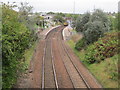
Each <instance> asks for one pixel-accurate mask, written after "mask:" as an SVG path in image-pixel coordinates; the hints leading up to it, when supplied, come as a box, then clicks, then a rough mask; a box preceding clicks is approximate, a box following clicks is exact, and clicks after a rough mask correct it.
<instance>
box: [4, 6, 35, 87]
mask: <svg viewBox="0 0 120 90" xmlns="http://www.w3.org/2000/svg"><path fill="white" fill-rule="evenodd" d="M2 11H3V15H2V21H3V22H2V23H3V28H2V62H3V63H2V64H3V65H2V66H3V67H2V69H3V72H2V74H3V83H2V85H3V88H11V87H12V85H13V84H14V83H15V82H16V79H17V77H18V71H21V70H23V69H24V67H25V65H24V58H23V53H24V51H25V49H27V48H29V47H30V46H31V44H32V42H33V41H34V40H35V38H34V37H33V34H32V32H31V31H30V30H28V29H27V28H26V26H25V25H24V24H23V23H21V22H19V18H18V12H16V11H14V10H13V9H12V8H11V7H10V6H9V5H6V4H4V5H2Z"/></svg>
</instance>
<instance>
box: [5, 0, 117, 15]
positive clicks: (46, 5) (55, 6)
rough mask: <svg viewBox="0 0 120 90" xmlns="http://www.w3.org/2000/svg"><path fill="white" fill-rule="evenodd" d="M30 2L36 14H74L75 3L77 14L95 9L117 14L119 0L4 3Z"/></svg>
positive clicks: (25, 0) (37, 0) (48, 0)
mask: <svg viewBox="0 0 120 90" xmlns="http://www.w3.org/2000/svg"><path fill="white" fill-rule="evenodd" d="M8 1H9V2H14V1H15V2H17V3H20V2H29V4H30V5H32V6H33V7H34V9H33V11H34V12H50V11H52V12H64V13H73V7H74V1H75V13H85V12H87V11H92V10H93V9H94V8H95V9H98V8H99V9H102V10H104V11H105V12H117V11H118V1H119V0H3V2H8Z"/></svg>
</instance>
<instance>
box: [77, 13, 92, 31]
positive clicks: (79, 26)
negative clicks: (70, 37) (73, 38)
mask: <svg viewBox="0 0 120 90" xmlns="http://www.w3.org/2000/svg"><path fill="white" fill-rule="evenodd" d="M89 20H90V13H86V14H85V15H84V16H83V18H82V19H81V18H80V17H78V19H77V21H76V31H77V32H84V31H85V29H84V25H85V24H87V23H88V22H89Z"/></svg>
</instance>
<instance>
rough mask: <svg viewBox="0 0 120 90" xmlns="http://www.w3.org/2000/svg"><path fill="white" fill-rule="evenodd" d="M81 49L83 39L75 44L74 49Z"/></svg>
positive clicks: (83, 44)
mask: <svg viewBox="0 0 120 90" xmlns="http://www.w3.org/2000/svg"><path fill="white" fill-rule="evenodd" d="M83 47H85V39H84V38H82V39H81V40H79V41H78V42H77V43H76V44H75V49H77V50H81V49H82V48H83Z"/></svg>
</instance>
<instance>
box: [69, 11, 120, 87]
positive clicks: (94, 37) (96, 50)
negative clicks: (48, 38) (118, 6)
mask: <svg viewBox="0 0 120 90" xmlns="http://www.w3.org/2000/svg"><path fill="white" fill-rule="evenodd" d="M116 18H118V15H116V17H115V18H112V19H110V17H109V16H108V15H107V14H106V13H104V12H103V11H101V10H96V11H95V12H93V14H92V15H90V14H89V13H87V14H85V15H84V16H83V17H82V18H81V19H80V20H79V21H77V22H76V30H77V31H78V32H81V33H83V36H84V37H83V38H82V39H80V40H79V41H78V42H77V43H76V42H74V40H73V39H71V40H69V41H68V44H69V45H70V47H72V48H73V50H74V52H75V53H76V55H77V56H78V57H79V58H80V60H81V61H82V62H83V63H84V64H85V65H86V67H87V68H88V69H89V70H90V72H91V73H92V74H93V75H94V76H95V77H96V78H97V80H98V81H99V82H100V83H101V84H102V86H103V87H104V88H118V55H119V44H118V40H119V39H118V35H119V34H120V32H119V31H118V28H117V25H116V26H115V24H114V23H113V21H111V20H116V21H114V22H115V23H116V22H117V19H116ZM111 22H112V23H111ZM117 24H118V23H117ZM113 28H114V29H115V30H113Z"/></svg>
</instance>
